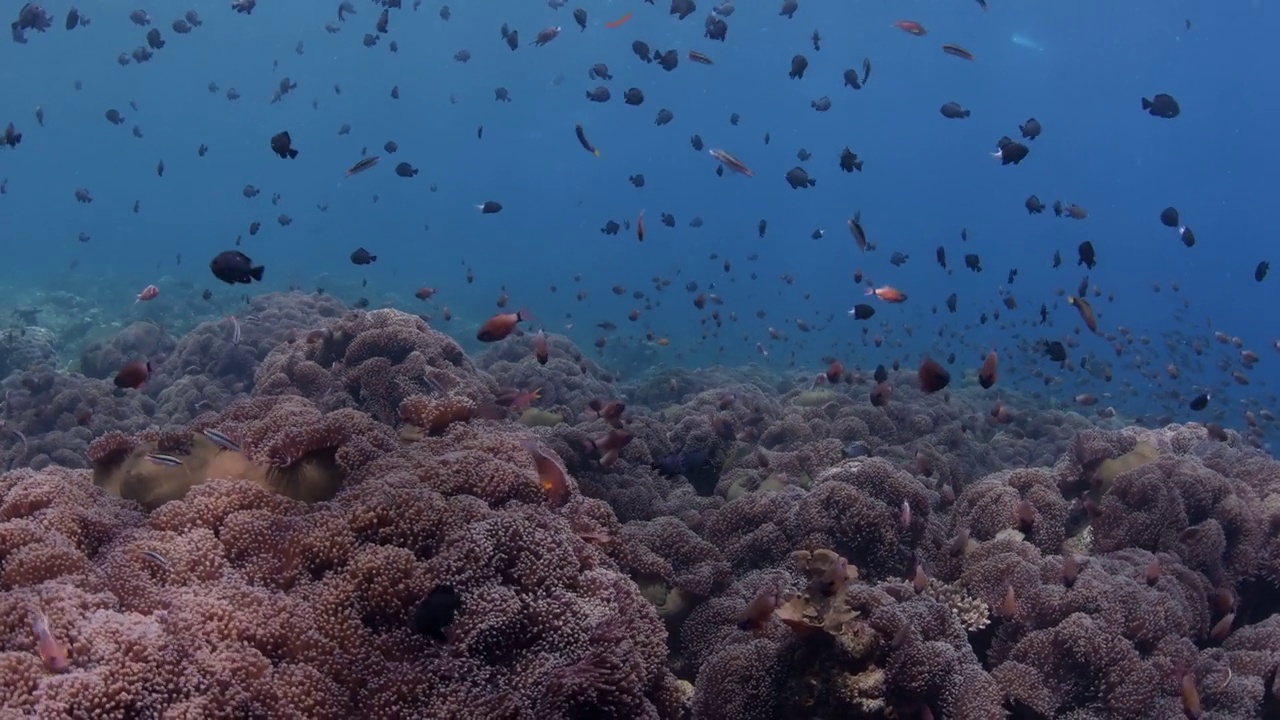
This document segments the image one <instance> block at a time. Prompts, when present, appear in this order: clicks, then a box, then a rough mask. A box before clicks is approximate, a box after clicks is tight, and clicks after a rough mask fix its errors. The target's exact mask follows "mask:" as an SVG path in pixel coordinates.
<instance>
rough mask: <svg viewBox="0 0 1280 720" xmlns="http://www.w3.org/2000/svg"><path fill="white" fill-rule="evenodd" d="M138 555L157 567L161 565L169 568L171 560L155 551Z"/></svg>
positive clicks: (147, 551) (144, 551) (145, 551)
mask: <svg viewBox="0 0 1280 720" xmlns="http://www.w3.org/2000/svg"><path fill="white" fill-rule="evenodd" d="M138 554H139V555H141V556H142V557H144V558H146V559H148V560H150V561H151V562H153V563H156V564H157V565H161V566H163V567H165V568H168V567H169V560H168V559H166V558H165V556H163V555H161V554H160V553H158V552H156V551H155V550H143V551H142V552H140V553H138Z"/></svg>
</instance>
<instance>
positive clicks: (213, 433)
mask: <svg viewBox="0 0 1280 720" xmlns="http://www.w3.org/2000/svg"><path fill="white" fill-rule="evenodd" d="M200 434H201V435H204V436H205V437H207V438H209V439H210V440H212V441H213V443H214V444H215V445H218V446H219V447H221V448H223V449H224V450H230V451H232V452H240V444H239V443H237V442H236V441H235V440H232V439H231V438H229V437H227V436H226V435H223V434H222V433H221V432H220V431H218V430H214V429H213V428H205V429H204V430H201V431H200Z"/></svg>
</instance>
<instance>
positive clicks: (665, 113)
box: [653, 108, 676, 127]
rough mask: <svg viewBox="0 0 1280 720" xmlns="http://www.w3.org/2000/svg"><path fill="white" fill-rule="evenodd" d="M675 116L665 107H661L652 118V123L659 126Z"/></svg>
mask: <svg viewBox="0 0 1280 720" xmlns="http://www.w3.org/2000/svg"><path fill="white" fill-rule="evenodd" d="M675 117H676V116H675V113H673V112H671V111H670V110H668V109H666V108H662V109H661V110H659V111H658V116H657V117H655V118H654V119H653V124H654V125H657V126H659V127H661V126H663V125H666V124H667V123H669V122H671V121H672V120H674V119H675Z"/></svg>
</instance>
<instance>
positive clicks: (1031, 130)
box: [1018, 118, 1042, 140]
mask: <svg viewBox="0 0 1280 720" xmlns="http://www.w3.org/2000/svg"><path fill="white" fill-rule="evenodd" d="M1018 130H1019V131H1020V132H1021V133H1022V137H1023V138H1025V139H1027V140H1035V139H1036V138H1038V137H1040V132H1041V130H1042V128H1041V127H1040V121H1039V120H1037V119H1035V118H1027V121H1026V122H1024V123H1022V124H1021V125H1019V126H1018Z"/></svg>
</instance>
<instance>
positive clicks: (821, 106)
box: [809, 95, 831, 112]
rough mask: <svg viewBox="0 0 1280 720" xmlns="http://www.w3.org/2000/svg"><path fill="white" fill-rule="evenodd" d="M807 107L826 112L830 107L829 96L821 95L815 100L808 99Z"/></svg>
mask: <svg viewBox="0 0 1280 720" xmlns="http://www.w3.org/2000/svg"><path fill="white" fill-rule="evenodd" d="M809 107H811V108H813V109H814V110H817V111H818V112H826V111H828V110H830V109H831V98H829V97H827V96H826V95H823V96H822V97H820V98H818V99H817V100H810V101H809Z"/></svg>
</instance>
